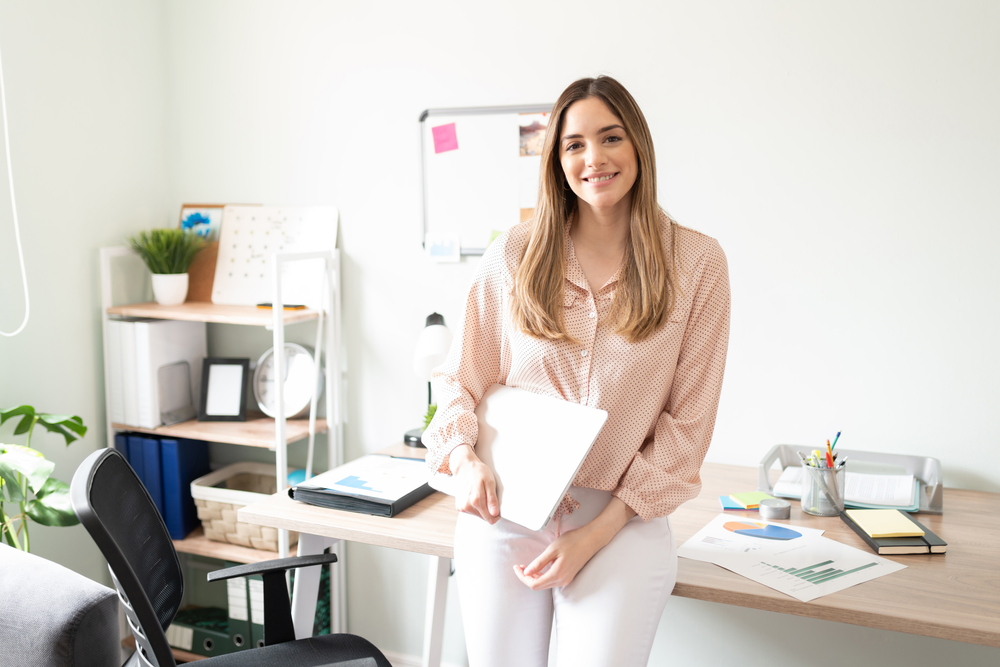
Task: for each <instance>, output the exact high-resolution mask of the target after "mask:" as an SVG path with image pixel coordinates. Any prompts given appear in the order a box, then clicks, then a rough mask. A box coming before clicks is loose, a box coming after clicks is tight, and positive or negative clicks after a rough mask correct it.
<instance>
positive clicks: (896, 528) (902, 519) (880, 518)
mask: <svg viewBox="0 0 1000 667" xmlns="http://www.w3.org/2000/svg"><path fill="white" fill-rule="evenodd" d="M847 516H849V517H851V519H852V520H853V521H854V523H856V524H858V526H860V527H861V530H863V531H865V532H866V533H868V535H870V536H871V537H923V535H924V531H923V530H921V528H920V527H919V526H917V525H916V524H915V523H913V522H912V521H910V520H909V519H907V518H906V516H905V515H904V514H903V513H902V512H900V511H899V510H847Z"/></svg>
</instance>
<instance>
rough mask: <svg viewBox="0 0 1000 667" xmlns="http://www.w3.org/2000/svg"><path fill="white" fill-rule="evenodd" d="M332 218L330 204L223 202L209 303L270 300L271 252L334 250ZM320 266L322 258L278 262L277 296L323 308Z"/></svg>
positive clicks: (250, 303)
mask: <svg viewBox="0 0 1000 667" xmlns="http://www.w3.org/2000/svg"><path fill="white" fill-rule="evenodd" d="M337 221H338V214H337V209H336V208H334V207H333V206H309V207H280V206H226V207H225V208H224V209H223V211H222V229H221V232H220V234H219V256H218V259H217V260H216V263H215V281H214V282H213V283H212V303H220V304H226V305H230V306H255V305H257V304H258V303H266V302H270V301H272V294H271V293H272V291H273V286H274V282H273V278H272V267H271V255H272V254H273V253H275V252H279V253H292V252H317V251H323V250H334V249H335V248H336V244H337ZM323 268H324V262H323V260H322V259H310V260H303V261H300V262H286V263H283V264H282V270H281V299H282V301H283V302H284V303H286V304H304V305H306V306H309V307H310V308H316V309H323V308H324V304H323V292H322V286H323Z"/></svg>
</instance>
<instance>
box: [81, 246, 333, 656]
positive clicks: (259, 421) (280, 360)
mask: <svg viewBox="0 0 1000 667" xmlns="http://www.w3.org/2000/svg"><path fill="white" fill-rule="evenodd" d="M130 254H132V251H131V250H129V249H128V248H126V247H124V246H120V247H114V248H102V249H101V250H100V268H101V302H102V323H103V333H104V345H105V350H104V352H105V354H104V372H105V377H107V376H108V374H109V367H108V358H109V354H108V349H107V341H108V335H107V333H108V324H107V323H108V321H109V320H110V319H112V318H118V317H130V318H133V317H136V318H152V319H169V320H184V321H192V322H207V323H213V324H231V325H244V326H259V327H264V328H266V329H268V330H270V331H272V333H273V343H274V351H275V353H274V362H275V369H274V370H275V373H276V375H277V376H278V377H281V376H283V375H284V368H285V363H286V360H285V355H284V348H285V335H284V333H285V331H284V328H285V326H286V325H288V324H296V323H300V322H309V321H318V323H317V331H316V342H315V355H316V359H317V361H318V360H319V359H320V356H321V353H322V351H323V348H324V347H325V348H326V355H325V356H326V363H325V380H326V387H325V392H326V393H325V402H326V415H327V418H326V419H317V417H316V412H317V396H316V395H315V394H314V395H313V400H312V402H311V404H310V409H309V418H308V419H294V420H286V419H285V418H284V417H283V416H281V415H283V414H284V396H283V395H282V392H278V400H277V406H276V408H277V410H276V412H277V414H278V415H279V417H278V418H276V419H271V418H269V417H266V416H264V415H263V414H261V413H251V414H250V415H248V418H247V420H246V421H244V422H199V421H197V420H191V421H187V422H182V423H179V424H173V425H171V426H160V427H158V428H153V429H148V428H140V427H136V426H131V425H127V424H120V423H114V422H112V421H111V418H110V405H111V397H110V387H109V383H108V382H105V398H106V402H107V406H108V409H107V433H108V446H109V447H114V436H115V432H116V431H132V432H137V433H151V434H154V435H163V436H171V437H178V438H189V439H193V440H205V441H209V442H221V443H229V444H234V445H243V446H247V447H263V448H267V449H270V450H272V451H274V452H275V466H276V468H277V479H278V482H279V490H280V489H283V488H287V485H286V483H285V480H287V478H288V453H287V447H288V445H289V444H290V443H295V442H299V441H302V440H306V439H308V447H309V449H308V458H307V471H308V472H309V474H311V473H312V472H313V470H312V466H313V451H314V442H315V441H314V438H315V434H316V433H327V434H328V437H327V461H328V462H329V466H330V467H335V466H337V465H340V464H341V463H343V419H342V415H343V410H342V405H341V403H342V400H343V399H342V394H341V391H340V388H341V386H342V378H341V368H342V366H341V363H340V349H341V337H340V298H341V295H340V253H339V250H333V251H324V252H309V253H275V254H273V255H272V256H271V257H272V267H273V270H272V274H273V276H274V281H273V289H272V299H271V301H272V303H273V304H274V308H273V309H263V308H257V307H255V306H227V305H218V304H214V303H207V302H186V303H183V304H180V305H178V306H161V305H159V304H157V303H155V302H146V303H138V304H129V305H113V303H112V267H111V264H112V261H113V260H114V259H115V258H116V257H123V256H127V255H130ZM310 259H313V260H314V259H322V260H324V261H325V266H326V269H325V272H324V290H323V291H324V298H323V301H324V305H325V308H323V309H322V310H315V309H308V308H307V309H300V310H287V311H286V310H284V309H283V308H282V304H283V301H282V291H281V274H282V270H281V269H282V265H283V264H286V263H289V262H296V261H301V260H310ZM174 547H175V548H176V549H177V551H178V552H180V553H188V554H195V555H199V556H205V557H209V558H218V559H221V560H228V561H232V562H239V563H255V562H260V561H263V560H269V559H272V558H274V557H275V554H274V553H273V552H267V551H260V550H257V549H250V548H246V547H241V546H238V545H234V544H227V543H221V542H215V541H211V540H209V539H207V538H206V537H205V536H204V533H203V531H202V529H201V528H198V529H197V530H195V531H194V532H192V533H191V535H189V536H188V537H187V538H186V539H184V540H174ZM337 552H338V555H340V557H341V566H340V567H338V568H335V569H334V570H333V571H332V572H331V574H332V575H333V576H331V581H330V583H331V596H332V602H333V605H332V609H331V616H332V619H331V620H332V626H333V627H332V630H333V631H334V632H343V631H344V628H345V627H346V622H345V611H346V604H345V600H344V595H343V591H344V590H345V588H344V584H345V580H344V568H343V549H342V545H339V546H338V548H337ZM290 553H291V554H294V550H290V549H289V545H288V532H287V531H284V530H282V531H279V533H278V554H277V557H278V558H284V557H287V556H288V555H289V554H290ZM334 573H335V574H334ZM185 659H191V658H185Z"/></svg>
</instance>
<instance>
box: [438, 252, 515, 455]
mask: <svg viewBox="0 0 1000 667" xmlns="http://www.w3.org/2000/svg"><path fill="white" fill-rule="evenodd" d="M506 242H507V234H504V235H502V236H500V237H499V238H497V239H496V240H495V241H494V242H493V243H492V244H490V247H489V248H488V249H487V251H486V253H485V254H484V255H483V258H482V260H481V261H480V263H479V266H478V267H477V270H476V275H475V278H474V279H473V283H472V288H471V289H470V290H469V297H468V300H467V301H466V305H465V323H464V325H463V327H462V333H461V335H460V336H458V337H456V338H455V340H454V342H453V343H452V346H451V350H450V351H449V352H448V358H447V360H446V361H445V363H444V364H443V365H442V366H440V367H439V368H438V369H437V370H435V371H434V374H433V376H432V377H431V382H432V386H433V389H434V394H435V397H436V399H437V406H438V407H437V412H436V413H435V414H434V419H433V420H432V421H431V423H430V424H429V425H428V427H427V430H425V431H424V433H423V436H422V440H423V442H424V444H425V445H426V446H427V465H428V467H430V468H431V469H432V470H435V471H438V472H443V473H448V474H450V473H451V471H450V469H449V468H448V456H449V454H451V452H452V450H454V449H455V448H456V447H458V446H460V445H472V446H475V444H476V437H477V436H478V433H479V425H478V422H477V420H476V414H475V410H476V406H477V405H478V404H479V400H480V399H481V398H482V397H483V394H484V393H485V392H486V390H487V389H489V387H490V386H491V385H493V384H495V383H496V382H497V381H498V379H499V376H500V350H501V342H502V329H503V308H504V299H503V289H504V285H505V283H506V271H507V268H506V265H505V253H504V248H505V247H506Z"/></svg>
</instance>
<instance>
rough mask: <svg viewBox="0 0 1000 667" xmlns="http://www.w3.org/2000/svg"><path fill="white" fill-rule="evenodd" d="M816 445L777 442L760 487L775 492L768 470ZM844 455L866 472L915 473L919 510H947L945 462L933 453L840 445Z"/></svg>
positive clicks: (793, 461) (760, 474)
mask: <svg viewBox="0 0 1000 667" xmlns="http://www.w3.org/2000/svg"><path fill="white" fill-rule="evenodd" d="M814 449H816V448H815V447H808V446H806V445H775V446H774V447H772V448H771V451H769V452H768V453H767V455H766V456H764V459H763V460H762V461H761V462H760V467H759V468H758V469H757V490H758V491H764V492H765V493H771V492H772V491H773V490H774V488H773V487H772V486H771V478H770V477H769V476H768V471H769V470H770V469H771V466H772V465H774V462H775V461H778V462H780V463H781V469H782V470H784V469H785V468H787V467H788V466H800V465H802V460H801V459H800V458H799V455H798V454H796V452H802V453H803V454H805V455H806V456H809V454H810V452H812V450H814ZM837 453H838V454H839V455H840V456H849V457H850V459H851V460H850V466H851V470H852V471H854V472H864V473H873V474H877V473H881V474H905V475H913V476H914V477H915V478H916V479H917V480H918V481H919V482H920V485H919V486H920V490H919V491H918V493H919V496H920V508H919V509H918V510H917V511H918V512H924V513H926V514H943V513H944V484H943V479H942V475H941V462H940V461H938V460H937V459H935V458H932V457H930V456H910V455H908V454H880V453H878V452H862V451H860V450H857V449H840V448H837Z"/></svg>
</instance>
